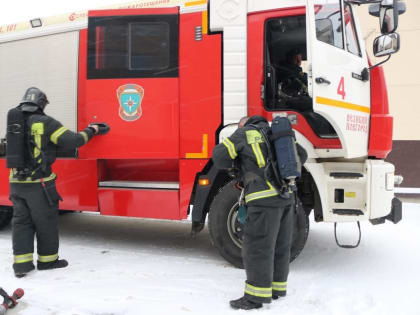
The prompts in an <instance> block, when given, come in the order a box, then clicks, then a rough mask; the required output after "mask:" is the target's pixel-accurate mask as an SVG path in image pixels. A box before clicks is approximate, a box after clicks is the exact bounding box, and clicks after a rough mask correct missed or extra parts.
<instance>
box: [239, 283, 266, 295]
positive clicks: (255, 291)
mask: <svg viewBox="0 0 420 315" xmlns="http://www.w3.org/2000/svg"><path fill="white" fill-rule="evenodd" d="M245 293H246V294H249V295H252V296H258V297H271V296H272V295H273V291H272V288H260V287H254V286H253V285H250V284H248V283H246V284H245Z"/></svg>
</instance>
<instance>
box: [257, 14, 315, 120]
mask: <svg viewBox="0 0 420 315" xmlns="http://www.w3.org/2000/svg"><path fill="white" fill-rule="evenodd" d="M265 41H266V46H265V89H264V90H265V95H264V103H265V107H266V109H268V110H279V109H290V110H296V111H302V112H303V111H311V110H312V99H311V98H310V97H309V95H308V76H307V73H306V72H305V68H306V18H305V16H304V15H302V16H290V17H284V18H275V19H270V20H267V22H266V25H265Z"/></svg>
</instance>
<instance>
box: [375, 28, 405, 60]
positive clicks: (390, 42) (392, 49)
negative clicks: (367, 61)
mask: <svg viewBox="0 0 420 315" xmlns="http://www.w3.org/2000/svg"><path fill="white" fill-rule="evenodd" d="M399 50H400V35H399V34H398V33H392V34H386V35H381V36H379V37H377V38H375V41H374V42H373V54H374V55H375V57H383V56H387V55H391V54H395V53H396V52H398V51H399Z"/></svg>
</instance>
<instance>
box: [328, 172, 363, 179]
mask: <svg viewBox="0 0 420 315" xmlns="http://www.w3.org/2000/svg"><path fill="white" fill-rule="evenodd" d="M330 177H334V178H361V177H363V174H361V173H352V172H333V173H330Z"/></svg>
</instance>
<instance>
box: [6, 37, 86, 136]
mask: <svg viewBox="0 0 420 315" xmlns="http://www.w3.org/2000/svg"><path fill="white" fill-rule="evenodd" d="M78 44H79V32H77V31H76V32H67V33H61V34H55V35H48V36H42V37H37V38H30V39H25V40H17V41H12V42H6V43H1V44H0V69H1V71H0V86H1V87H2V90H3V91H7V93H3V96H2V97H0V116H1V117H7V112H8V110H9V109H10V108H12V107H15V106H17V105H18V104H19V102H20V100H21V99H22V97H23V94H24V93H25V91H26V89H27V88H29V87H32V86H35V87H38V88H40V89H41V90H42V91H44V92H45V93H46V94H47V97H48V99H49V101H50V104H49V105H48V106H47V107H46V113H47V114H49V115H51V116H53V117H54V118H56V119H57V120H59V121H61V123H63V124H64V125H65V126H66V127H67V128H69V129H71V130H73V131H75V130H76V129H77V72H78V71H77V70H78ZM5 133H6V119H2V120H0V137H1V138H3V137H5Z"/></svg>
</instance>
